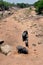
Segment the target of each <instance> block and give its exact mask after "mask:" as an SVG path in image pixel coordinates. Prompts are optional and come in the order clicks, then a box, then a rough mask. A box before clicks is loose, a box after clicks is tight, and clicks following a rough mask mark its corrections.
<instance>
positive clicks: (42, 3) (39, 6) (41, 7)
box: [34, 0, 43, 14]
mask: <svg viewBox="0 0 43 65" xmlns="http://www.w3.org/2000/svg"><path fill="white" fill-rule="evenodd" d="M34 6H35V7H36V12H38V14H42V13H43V12H42V11H43V0H39V1H37V2H36V3H35V4H34Z"/></svg>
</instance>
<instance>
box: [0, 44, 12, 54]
mask: <svg viewBox="0 0 43 65" xmlns="http://www.w3.org/2000/svg"><path fill="white" fill-rule="evenodd" d="M0 49H1V52H2V53H3V54H5V55H7V54H8V53H9V52H11V46H9V45H3V46H1V48H0Z"/></svg>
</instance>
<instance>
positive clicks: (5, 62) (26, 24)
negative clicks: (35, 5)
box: [0, 8, 43, 65]
mask: <svg viewBox="0 0 43 65" xmlns="http://www.w3.org/2000/svg"><path fill="white" fill-rule="evenodd" d="M24 30H27V31H28V42H29V43H28V44H29V48H27V49H28V52H29V54H27V55H25V54H18V53H17V50H16V47H17V46H18V45H21V46H24V47H25V43H24V42H23V41H22V33H23V31H24ZM0 39H2V40H4V44H9V45H11V46H12V48H13V49H12V52H11V53H10V54H9V55H7V56H6V55H4V54H2V53H1V52H0V64H1V65H43V16H39V15H36V13H35V11H34V10H32V11H30V10H29V9H28V8H26V9H21V10H18V11H17V12H14V14H13V15H11V16H9V17H7V18H5V19H2V20H0Z"/></svg>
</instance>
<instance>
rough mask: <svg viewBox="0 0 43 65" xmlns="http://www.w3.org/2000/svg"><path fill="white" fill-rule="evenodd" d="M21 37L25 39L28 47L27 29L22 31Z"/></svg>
mask: <svg viewBox="0 0 43 65" xmlns="http://www.w3.org/2000/svg"><path fill="white" fill-rule="evenodd" d="M22 39H23V41H25V45H26V46H27V47H28V31H24V32H23V34H22Z"/></svg>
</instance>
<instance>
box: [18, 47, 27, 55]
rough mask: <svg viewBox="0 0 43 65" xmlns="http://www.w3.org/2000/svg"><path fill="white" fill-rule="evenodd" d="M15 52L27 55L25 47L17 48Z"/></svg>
mask: <svg viewBox="0 0 43 65" xmlns="http://www.w3.org/2000/svg"><path fill="white" fill-rule="evenodd" d="M17 50H18V53H20V54H28V50H27V49H26V48H25V47H22V46H17Z"/></svg>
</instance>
